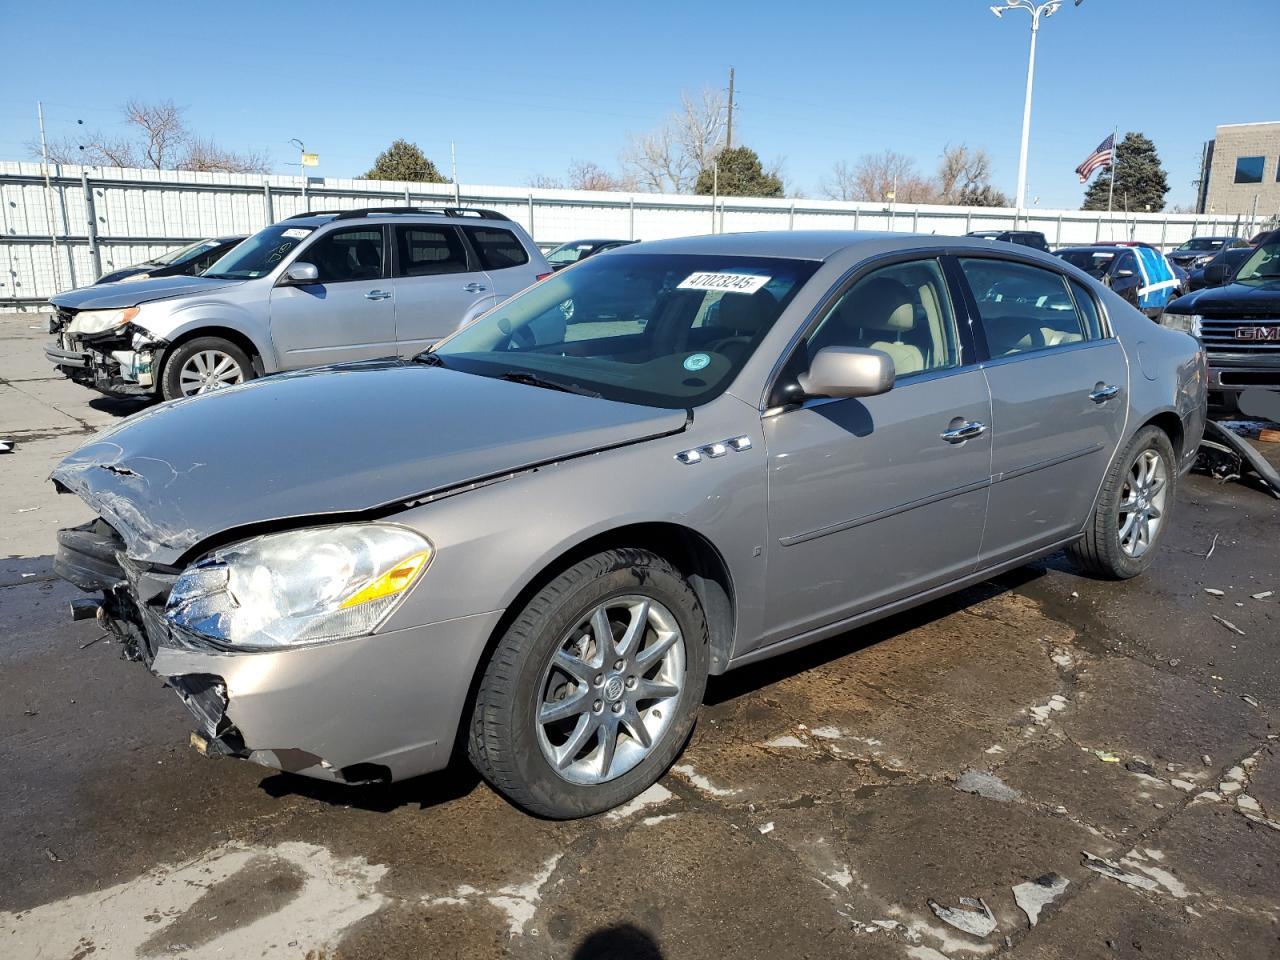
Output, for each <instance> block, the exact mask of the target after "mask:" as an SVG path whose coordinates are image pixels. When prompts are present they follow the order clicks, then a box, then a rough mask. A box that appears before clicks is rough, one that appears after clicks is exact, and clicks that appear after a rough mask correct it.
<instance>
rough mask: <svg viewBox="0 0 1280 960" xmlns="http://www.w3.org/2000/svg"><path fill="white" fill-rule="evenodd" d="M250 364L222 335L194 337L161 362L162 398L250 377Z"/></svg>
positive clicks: (187, 395) (215, 386)
mask: <svg viewBox="0 0 1280 960" xmlns="http://www.w3.org/2000/svg"><path fill="white" fill-rule="evenodd" d="M253 376H254V370H253V364H252V362H251V361H250V360H249V356H248V354H246V353H245V352H244V351H243V350H242V349H240V347H238V346H236V345H235V344H234V343H232V342H231V341H230V340H225V339H223V338H222V337H196V338H195V339H194V340H188V341H187V342H186V343H183V344H181V345H179V346H178V347H177V348H176V349H174V350H173V352H172V353H170V355H169V358H168V359H167V360H166V361H165V365H164V374H163V375H162V378H161V381H160V389H161V393H162V394H163V396H164V399H166V400H174V399H176V398H178V397H193V396H195V395H196V394H200V393H209V392H210V391H213V390H221V389H222V388H223V387H232V386H235V385H236V384H237V383H243V382H244V381H246V380H251V379H253Z"/></svg>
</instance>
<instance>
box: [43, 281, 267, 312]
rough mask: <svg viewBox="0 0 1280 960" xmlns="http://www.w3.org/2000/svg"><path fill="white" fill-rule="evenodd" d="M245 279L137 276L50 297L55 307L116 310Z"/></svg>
mask: <svg viewBox="0 0 1280 960" xmlns="http://www.w3.org/2000/svg"><path fill="white" fill-rule="evenodd" d="M243 282H244V281H243V280H214V279H212V278H209V277H181V276H180V277H154V278H152V279H149V280H135V281H133V282H132V283H127V284H124V285H122V286H118V287H117V286H115V285H114V284H103V285H101V286H93V287H81V288H80V289H79V290H68V291H67V292H66V293H60V294H58V295H57V296H54V297H50V298H49V302H50V303H51V304H53V305H54V306H55V307H62V308H64V309H67V310H115V309H118V308H120V307H136V306H137V305H138V304H140V303H150V302H151V301H152V300H165V299H167V298H169V297H184V296H188V295H191V294H199V293H210V292H211V291H214V290H220V289H222V288H223V287H229V286H233V285H234V284H237V283H243Z"/></svg>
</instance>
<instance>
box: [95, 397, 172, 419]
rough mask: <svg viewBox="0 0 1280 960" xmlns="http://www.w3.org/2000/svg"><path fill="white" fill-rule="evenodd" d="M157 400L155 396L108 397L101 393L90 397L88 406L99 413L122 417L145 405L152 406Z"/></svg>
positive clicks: (145, 407) (144, 407)
mask: <svg viewBox="0 0 1280 960" xmlns="http://www.w3.org/2000/svg"><path fill="white" fill-rule="evenodd" d="M157 402H159V401H158V400H157V399H156V398H155V397H108V396H106V395H102V396H97V397H94V398H93V399H91V400H90V401H89V406H90V407H91V408H93V409H94V410H97V411H98V412H99V413H105V414H108V415H109V416H112V417H120V418H121V419H123V418H124V417H128V416H132V415H133V414H135V413H137V412H138V411H140V410H145V409H147V407H153V406H155V405H156V403H157Z"/></svg>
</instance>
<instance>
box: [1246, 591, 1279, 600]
mask: <svg viewBox="0 0 1280 960" xmlns="http://www.w3.org/2000/svg"><path fill="white" fill-rule="evenodd" d="M1275 593H1276V592H1275V591H1274V590H1263V591H1262V592H1261V593H1251V594H1249V596H1250V597H1252V598H1253V599H1254V600H1266V599H1267V598H1268V597H1274V596H1275Z"/></svg>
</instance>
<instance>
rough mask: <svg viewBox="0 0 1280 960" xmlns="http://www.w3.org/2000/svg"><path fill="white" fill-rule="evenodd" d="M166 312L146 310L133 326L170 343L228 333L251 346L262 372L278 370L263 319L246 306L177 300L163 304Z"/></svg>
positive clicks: (196, 300)
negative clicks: (207, 333) (150, 313)
mask: <svg viewBox="0 0 1280 960" xmlns="http://www.w3.org/2000/svg"><path fill="white" fill-rule="evenodd" d="M163 306H164V307H165V309H163V310H160V311H157V312H156V313H155V314H154V315H153V316H149V315H148V314H147V313H146V312H145V311H144V312H143V314H142V315H141V316H139V317H138V319H137V320H135V321H134V325H135V326H137V327H139V328H140V329H142V330H145V331H146V332H147V333H149V334H151V335H152V336H154V337H156V338H157V339H160V340H164V341H165V342H166V343H173V342H174V341H176V340H181V339H185V338H186V337H189V336H192V335H195V334H200V333H203V332H206V331H208V332H210V333H211V334H212V335H215V336H216V335H217V334H216V331H217V330H218V329H222V330H230V331H233V332H234V333H237V334H239V335H240V336H242V337H244V338H245V339H246V340H248V341H249V342H250V343H252V344H253V348H254V350H255V351H256V352H257V354H258V356H259V357H261V358H262V365H263V369H264V372H266V373H272V372H274V371H276V370H278V369H280V363H279V357H278V356H277V354H276V349H275V345H274V344H273V343H272V342H271V336H270V333H269V331H268V329H267V325H266V321H265V319H263V318H261V317H259V316H258V315H257V314H256V313H254V312H253V311H251V310H248V309H246V308H245V307H243V306H241V305H239V304H235V303H226V302H224V301H220V300H214V299H211V298H206V297H199V298H191V299H190V300H185V299H184V300H179V301H173V302H171V303H166V304H164V305H163Z"/></svg>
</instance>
